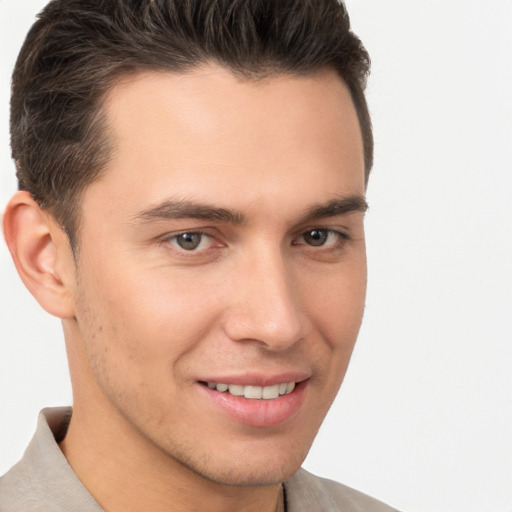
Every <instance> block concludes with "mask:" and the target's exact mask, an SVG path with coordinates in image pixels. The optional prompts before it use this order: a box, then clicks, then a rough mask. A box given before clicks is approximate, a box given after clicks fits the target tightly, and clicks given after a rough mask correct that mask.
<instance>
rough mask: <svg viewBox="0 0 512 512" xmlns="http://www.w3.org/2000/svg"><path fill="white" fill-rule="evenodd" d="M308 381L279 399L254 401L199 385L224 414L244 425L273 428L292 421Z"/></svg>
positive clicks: (302, 400)
mask: <svg viewBox="0 0 512 512" xmlns="http://www.w3.org/2000/svg"><path fill="white" fill-rule="evenodd" d="M306 385H307V381H303V382H299V383H298V384H297V385H296V386H295V389H294V390H293V391H292V392H291V393H289V394H287V395H282V396H280V397H279V398H274V399H270V400H264V399H261V400H253V399H250V398H245V397H243V396H234V395H232V394H230V393H227V392H224V393H220V392H219V391H215V390H213V389H210V388H208V387H206V386H204V385H202V384H199V386H200V387H201V389H202V390H203V392H204V393H205V394H206V395H207V397H208V398H209V399H210V400H211V401H212V402H213V403H214V405H215V406H216V407H217V408H218V409H220V410H221V411H222V412H223V414H225V415H227V416H228V417H230V418H231V419H233V420H235V421H236V422H238V423H241V424H243V425H250V426H253V427H273V426H276V425H279V424H281V423H284V422H286V421H287V420H289V419H291V418H292V417H293V416H295V414H297V412H298V410H299V409H300V407H301V405H302V403H303V402H304V396H305V389H306Z"/></svg>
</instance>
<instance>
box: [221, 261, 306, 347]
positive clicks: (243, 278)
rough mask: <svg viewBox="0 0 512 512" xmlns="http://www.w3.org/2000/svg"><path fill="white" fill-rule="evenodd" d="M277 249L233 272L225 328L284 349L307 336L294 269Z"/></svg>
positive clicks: (238, 336)
mask: <svg viewBox="0 0 512 512" xmlns="http://www.w3.org/2000/svg"><path fill="white" fill-rule="evenodd" d="M275 253H276V254H263V255H262V254H261V253H260V255H259V256H255V257H253V258H251V259H250V261H247V262H245V264H244V265H241V266H240V268H239V269H238V270H237V272H236V273H235V275H233V276H232V277H233V281H232V282H231V286H230V298H231V301H230V304H231V305H230V308H229V310H228V311H226V316H225V318H224V330H225V332H226V334H227V335H228V336H229V337H230V338H231V339H232V340H235V341H249V340H251V341H256V342H259V343H260V344H261V345H263V346H265V348H267V349H268V350H273V351H281V350H286V349H287V348H289V347H291V346H292V345H294V344H295V343H297V341H299V340H300V339H302V338H303V337H304V334H305V316H304V313H303V312H302V311H301V307H300V297H299V293H298V292H299V290H298V283H297V282H296V280H295V279H294V278H293V272H292V269H291V268H289V267H290V265H287V262H286V259H285V258H284V257H283V255H282V254H281V253H280V251H275Z"/></svg>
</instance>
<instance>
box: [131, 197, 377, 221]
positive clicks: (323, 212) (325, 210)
mask: <svg viewBox="0 0 512 512" xmlns="http://www.w3.org/2000/svg"><path fill="white" fill-rule="evenodd" d="M367 209H368V204H367V202H366V200H365V199H364V197H362V196H358V195H356V196H347V197H340V198H335V199H332V200H331V201H329V202H327V203H325V204H318V205H313V206H311V207H310V208H308V210H306V213H305V214H304V215H303V216H302V217H301V218H300V220H299V223H304V222H308V221H311V220H314V219H319V218H322V217H337V216H339V215H345V214H348V213H351V212H362V213H364V212H365V211H366V210H367ZM133 219H134V220H135V221H141V222H151V221H155V220H173V219H198V220H214V221H220V222H225V223H228V224H235V225H240V224H244V223H245V222H246V216H245V215H244V214H243V213H242V212H240V211H238V210H232V209H227V208H219V207H215V206H212V205H208V204H201V203H196V202H192V201H185V200H178V201H172V200H168V201H164V202H162V203H160V204H158V205H156V206H153V207H151V208H148V209H147V210H143V211H141V212H139V213H137V214H136V215H134V216H133Z"/></svg>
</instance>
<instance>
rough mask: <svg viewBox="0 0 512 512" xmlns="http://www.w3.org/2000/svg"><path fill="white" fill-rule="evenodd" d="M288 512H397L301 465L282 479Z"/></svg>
mask: <svg viewBox="0 0 512 512" xmlns="http://www.w3.org/2000/svg"><path fill="white" fill-rule="evenodd" d="M285 489H286V500H287V503H288V512H306V511H310V510H316V511H318V512H321V511H322V512H323V511H325V512H327V511H329V512H331V511H332V512H334V511H336V510H343V512H397V511H396V509H394V508H392V507H390V506H389V505H386V504H385V503H382V502H381V501H378V500H376V499H374V498H372V497H370V496H368V495H366V494H363V493H361V492H359V491H356V490H355V489H352V488H350V487H347V486H346V485H343V484H340V483H338V482H334V481H332V480H328V479H326V478H320V477H318V476H315V475H312V474H311V473H308V472H307V471H305V470H304V469H300V470H299V471H298V472H297V473H295V475H293V476H292V477H291V478H290V479H289V480H287V481H286V482H285Z"/></svg>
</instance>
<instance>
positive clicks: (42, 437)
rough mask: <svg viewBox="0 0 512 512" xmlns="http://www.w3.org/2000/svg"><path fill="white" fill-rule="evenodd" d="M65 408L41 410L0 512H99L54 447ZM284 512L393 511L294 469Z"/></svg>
mask: <svg viewBox="0 0 512 512" xmlns="http://www.w3.org/2000/svg"><path fill="white" fill-rule="evenodd" d="M70 418H71V408H66V407H63V408H55V409H44V410H43V411H42V412H41V414H40V415H39V420H38V425H37V430H36V433H35V435H34V437H33V438H32V441H31V442H30V444H29V446H28V448H27V450H26V452H25V454H24V456H23V458H22V459H21V460H20V462H18V464H16V465H15V466H13V468H12V469H11V470H10V471H8V472H7V473H6V474H5V475H4V476H3V477H2V478H0V512H70V511H73V512H74V511H80V512H104V511H103V509H102V508H101V507H100V505H99V504H98V503H97V502H96V500H95V499H94V498H93V496H92V495H91V494H90V493H89V491H88V490H87V489H86V488H85V487H84V486H83V484H82V483H81V482H80V480H79V479H78V477H77V476H76V474H75V473H74V471H73V469H72V468H71V466H70V465H69V463H68V461H67V460H66V457H64V455H63V453H62V452H61V451H60V448H59V445H58V444H57V443H58V442H59V441H60V440H62V439H63V437H64V436H65V434H66V430H67V426H68V424H69V419H70ZM284 489H285V496H286V510H287V512H324V511H325V512H334V511H342V512H396V510H395V509H393V508H391V507H388V506H387V505H385V504H383V503H381V502H379V501H377V500H375V499H373V498H370V497H369V496H366V495H365V494H362V493H360V492H358V491H355V490H354V489H351V488H349V487H346V486H344V485H342V484H338V483H336V482H333V481H331V480H325V479H322V478H318V477H316V476H314V475H312V474H310V473H308V472H307V471H305V470H303V469H300V470H299V471H298V472H297V473H296V474H295V475H294V476H293V477H292V478H290V480H287V481H286V482H285V483H284Z"/></svg>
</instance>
